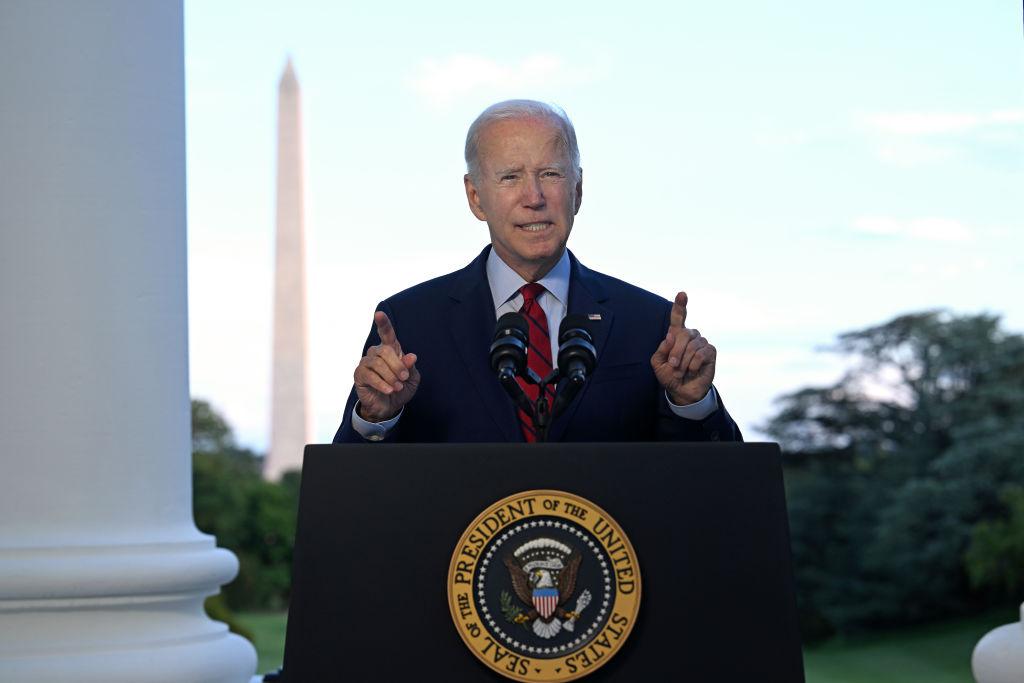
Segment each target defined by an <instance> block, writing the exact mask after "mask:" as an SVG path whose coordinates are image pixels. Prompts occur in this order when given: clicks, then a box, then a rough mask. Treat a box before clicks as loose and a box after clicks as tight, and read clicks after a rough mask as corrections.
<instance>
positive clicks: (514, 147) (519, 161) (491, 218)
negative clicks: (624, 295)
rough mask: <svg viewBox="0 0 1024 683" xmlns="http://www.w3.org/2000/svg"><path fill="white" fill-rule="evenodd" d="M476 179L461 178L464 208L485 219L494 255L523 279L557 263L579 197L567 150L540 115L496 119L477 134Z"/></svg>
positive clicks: (577, 180) (537, 276)
mask: <svg viewBox="0 0 1024 683" xmlns="http://www.w3.org/2000/svg"><path fill="white" fill-rule="evenodd" d="M478 150H479V177H478V178H476V179H475V180H474V179H473V178H470V177H469V176H468V175H467V176H466V178H465V183H466V197H467V198H468V199H469V208H470V210H472V212H473V214H474V215H475V216H476V217H477V218H479V219H480V220H482V221H487V226H488V228H489V230H490V233H491V244H492V246H493V248H494V250H495V251H496V252H497V254H498V256H500V257H501V259H502V260H503V261H505V263H507V264H508V265H509V266H510V267H511V268H512V270H514V271H516V272H517V273H519V275H521V276H522V277H523V278H524V279H525V280H527V281H534V280H538V279H540V278H541V277H543V276H544V275H545V274H546V273H547V272H548V271H549V270H551V268H552V267H553V266H554V265H555V263H557V262H558V259H559V258H561V256H562V250H563V249H565V243H566V242H567V241H568V239H569V232H570V231H571V230H572V222H573V218H574V217H575V216H576V212H577V211H579V209H580V202H581V201H582V199H583V179H582V178H576V177H575V176H576V174H575V172H574V170H573V167H572V161H571V159H570V158H569V151H568V150H567V149H566V148H565V146H564V145H563V144H562V143H561V142H560V141H559V139H558V129H557V128H556V126H555V124H554V123H553V122H551V121H549V120H547V119H544V118H519V119H509V120H505V121H496V122H494V123H492V124H490V125H488V126H487V127H486V128H484V129H483V132H482V133H481V135H480V142H479V147H478Z"/></svg>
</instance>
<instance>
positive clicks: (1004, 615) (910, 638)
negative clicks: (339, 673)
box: [237, 607, 1020, 683]
mask: <svg viewBox="0 0 1024 683" xmlns="http://www.w3.org/2000/svg"><path fill="white" fill-rule="evenodd" d="M237 616H238V622H239V623H240V624H242V625H243V626H245V627H246V628H248V629H249V630H251V631H252V633H253V636H254V638H255V641H256V642H255V643H254V644H255V645H256V651H257V652H258V653H259V665H258V667H257V669H256V671H257V672H258V673H260V674H264V673H268V672H270V671H274V670H276V669H277V668H278V667H280V666H281V661H282V659H283V657H284V633H285V622H286V620H287V615H286V614H285V613H283V612H271V613H267V612H242V613H240V614H238V615H237ZM1019 618H1020V617H1019V613H1018V611H1017V608H1014V607H1007V608H1006V609H1001V610H998V611H995V612H988V613H986V614H982V615H979V616H976V617H968V618H964V619H955V620H950V621H942V622H937V623H933V624H927V625H924V626H917V627H913V628H906V629H900V630H896V631H886V632H884V633H874V634H871V635H864V636H860V637H857V638H848V639H841V638H835V639H833V640H830V641H828V642H827V643H824V644H822V645H819V646H815V647H807V648H805V649H804V665H805V667H806V670H807V683H971V681H973V680H974V678H973V677H972V676H971V652H972V651H973V650H974V646H975V644H977V642H978V640H979V639H980V638H981V637H982V636H983V635H985V634H986V633H988V631H990V630H991V629H993V628H995V627H996V626H1001V625H1003V624H1007V623H1010V622H1013V621H1017V620H1018V619H1019Z"/></svg>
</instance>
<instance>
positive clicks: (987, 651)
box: [971, 603, 1024, 683]
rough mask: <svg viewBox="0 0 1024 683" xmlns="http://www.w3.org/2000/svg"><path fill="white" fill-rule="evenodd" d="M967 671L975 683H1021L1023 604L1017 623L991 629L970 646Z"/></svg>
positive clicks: (1022, 667)
mask: <svg viewBox="0 0 1024 683" xmlns="http://www.w3.org/2000/svg"><path fill="white" fill-rule="evenodd" d="M971 670H972V671H973V672H974V680H975V681H977V683H1020V682H1021V681H1024V603H1021V605H1020V621H1018V622H1015V623H1012V624H1004V625H1003V626H999V627H997V628H994V629H992V630H991V631H989V632H988V633H986V634H985V635H984V636H982V638H981V640H979V641H978V644H977V645H975V646H974V654H973V655H972V656H971Z"/></svg>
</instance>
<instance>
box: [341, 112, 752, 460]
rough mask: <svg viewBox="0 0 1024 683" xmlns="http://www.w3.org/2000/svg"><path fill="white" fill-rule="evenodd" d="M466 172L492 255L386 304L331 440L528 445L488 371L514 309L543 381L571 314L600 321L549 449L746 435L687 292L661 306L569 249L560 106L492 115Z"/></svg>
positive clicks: (574, 183)
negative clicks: (593, 357)
mask: <svg viewBox="0 0 1024 683" xmlns="http://www.w3.org/2000/svg"><path fill="white" fill-rule="evenodd" d="M466 166H467V172H466V175H465V177H464V178H463V182H464V185H465V191H466V197H467V199H468V201H469V208H470V211H472V212H473V214H474V215H475V216H476V217H477V218H478V219H480V220H481V221H485V222H486V223H487V226H488V231H489V233H490V244H489V245H488V246H487V247H485V248H484V250H483V251H482V252H481V253H480V255H479V256H477V258H476V259H474V261H473V262H472V263H470V264H469V265H468V266H467V267H466V268H463V269H462V270H459V271H456V272H454V273H450V274H448V275H445V276H442V277H439V278H435V279H433V280H430V281H428V282H425V283H422V284H420V285H417V286H415V287H412V288H410V289H408V290H405V291H404V292H400V293H398V294H396V295H394V296H392V297H390V298H388V299H386V300H385V301H383V302H381V304H380V305H379V306H378V310H377V312H376V313H375V314H374V325H373V329H372V330H371V332H370V336H369V339H368V340H367V343H366V346H365V347H364V350H363V357H362V359H361V360H360V361H359V363H358V365H357V366H356V370H355V373H354V380H355V381H354V387H353V389H352V392H351V394H350V396H349V400H348V403H347V405H346V408H345V413H344V415H343V418H342V423H341V426H340V427H339V429H338V433H337V435H336V436H335V442H360V441H367V440H369V441H384V440H388V441H404V442H436V441H448V442H454V441H484V442H486V441H534V440H536V439H537V434H536V433H535V431H534V429H533V425H532V423H531V421H530V420H529V419H527V417H526V416H525V415H524V414H523V413H522V412H521V411H518V410H517V408H516V406H515V404H514V403H513V401H512V400H511V399H510V398H509V397H508V395H507V394H506V393H505V391H504V390H503V389H502V387H501V386H500V384H499V382H498V380H497V379H496V377H495V376H494V373H493V371H492V370H491V367H490V363H489V355H488V351H489V346H490V342H491V339H490V336H491V334H492V333H493V330H494V326H495V322H496V320H497V319H498V318H499V317H500V316H501V315H503V314H504V313H507V312H510V311H520V312H522V313H524V316H525V317H526V319H527V320H528V323H529V337H530V350H529V355H530V367H531V368H533V367H534V364H535V363H538V364H539V365H538V367H539V368H540V370H539V372H540V374H544V372H543V370H544V369H549V368H550V367H551V366H552V365H553V364H554V363H556V362H557V339H556V336H557V335H556V334H555V332H557V330H558V328H559V325H560V323H561V321H562V319H563V318H564V317H565V316H566V315H567V314H581V315H585V316H586V317H587V318H588V319H589V320H592V321H594V325H593V332H594V346H595V348H596V350H597V366H596V369H595V371H594V372H593V373H592V376H591V377H590V378H589V380H588V382H587V384H586V386H585V387H584V389H583V390H582V391H581V392H580V394H579V395H577V396H576V397H575V398H574V399H573V401H572V403H571V404H570V405H569V407H568V409H567V410H566V412H565V414H564V415H562V416H561V417H560V418H558V419H556V420H555V421H554V422H553V423H552V424H551V427H550V433H549V439H550V440H552V441H559V440H561V441H631V440H690V441H699V440H712V441H717V440H741V439H742V436H741V435H740V431H739V429H738V428H737V426H736V424H735V422H734V421H733V420H732V418H731V417H730V416H729V414H728V413H727V412H726V410H725V407H724V405H723V404H722V401H721V398H720V397H719V396H718V394H717V392H716V391H715V389H714V387H713V386H712V380H713V379H714V375H715V363H716V350H715V347H714V346H712V345H711V344H710V343H708V341H707V339H705V338H704V337H703V336H701V334H700V333H699V332H698V331H697V330H694V329H691V328H687V327H686V306H687V297H686V294H685V293H684V292H679V293H678V294H677V295H676V297H675V301H674V302H669V301H667V300H665V299H663V298H661V297H658V296H656V295H654V294H651V293H649V292H645V291H644V290H641V289H639V288H637V287H634V286H632V285H629V284H627V283H625V282H622V281H621V280H617V279H615V278H613V277H610V276H607V275H603V274H601V273H598V272H595V271H592V270H590V269H589V268H587V267H585V266H583V265H582V264H581V263H580V262H579V261H578V260H577V259H576V258H575V256H574V255H573V254H572V253H571V252H569V251H568V249H567V248H566V244H567V242H568V240H569V235H570V233H571V232H572V226H573V222H574V220H575V217H576V214H577V213H578V212H579V210H580V205H581V203H582V200H583V171H582V168H581V167H580V155H579V147H578V144H577V141H576V133H575V130H574V129H573V126H572V123H571V121H570V120H569V118H568V116H566V114H565V113H564V112H563V111H562V110H561V109H559V108H557V107H554V106H552V105H549V104H546V103H543V102H536V101H533V100H510V101H507V102H500V103H498V104H495V105H492V106H491V107H488V108H487V109H486V110H484V112H483V113H481V114H480V116H479V117H477V119H476V120H475V121H474V122H473V124H472V125H471V126H470V128H469V132H468V134H467V136H466ZM400 339H401V341H399V340H400ZM545 364H546V365H545ZM524 389H526V390H527V391H528V392H531V391H532V392H533V393H531V394H530V397H531V398H535V397H536V394H537V390H536V388H532V387H528V386H524Z"/></svg>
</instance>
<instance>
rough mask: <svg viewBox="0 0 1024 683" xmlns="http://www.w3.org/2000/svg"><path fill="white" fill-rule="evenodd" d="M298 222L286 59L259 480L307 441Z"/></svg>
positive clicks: (295, 111)
mask: <svg viewBox="0 0 1024 683" xmlns="http://www.w3.org/2000/svg"><path fill="white" fill-rule="evenodd" d="M304 231H305V227H304V221H303V188H302V111H301V102H300V96H299V82H298V80H297V79H296V78H295V69H294V68H293V67H292V60H291V59H290V58H289V59H288V64H287V65H286V66H285V68H284V73H283V74H282V75H281V82H280V84H279V85H278V108H277V240H276V247H275V271H274V360H273V363H274V371H273V378H272V388H271V395H272V398H271V423H270V450H269V452H268V453H267V457H266V460H265V462H264V465H263V477H264V478H265V479H269V480H272V481H276V480H278V479H280V478H281V475H282V474H283V473H284V472H285V471H286V470H290V469H298V468H299V467H301V466H302V449H303V446H305V445H306V443H307V440H308V437H309V431H310V430H309V418H308V411H307V409H306V405H307V389H306V387H307V381H306V380H307V378H306V256H305V250H306V244H305V242H306V240H305V235H304Z"/></svg>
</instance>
